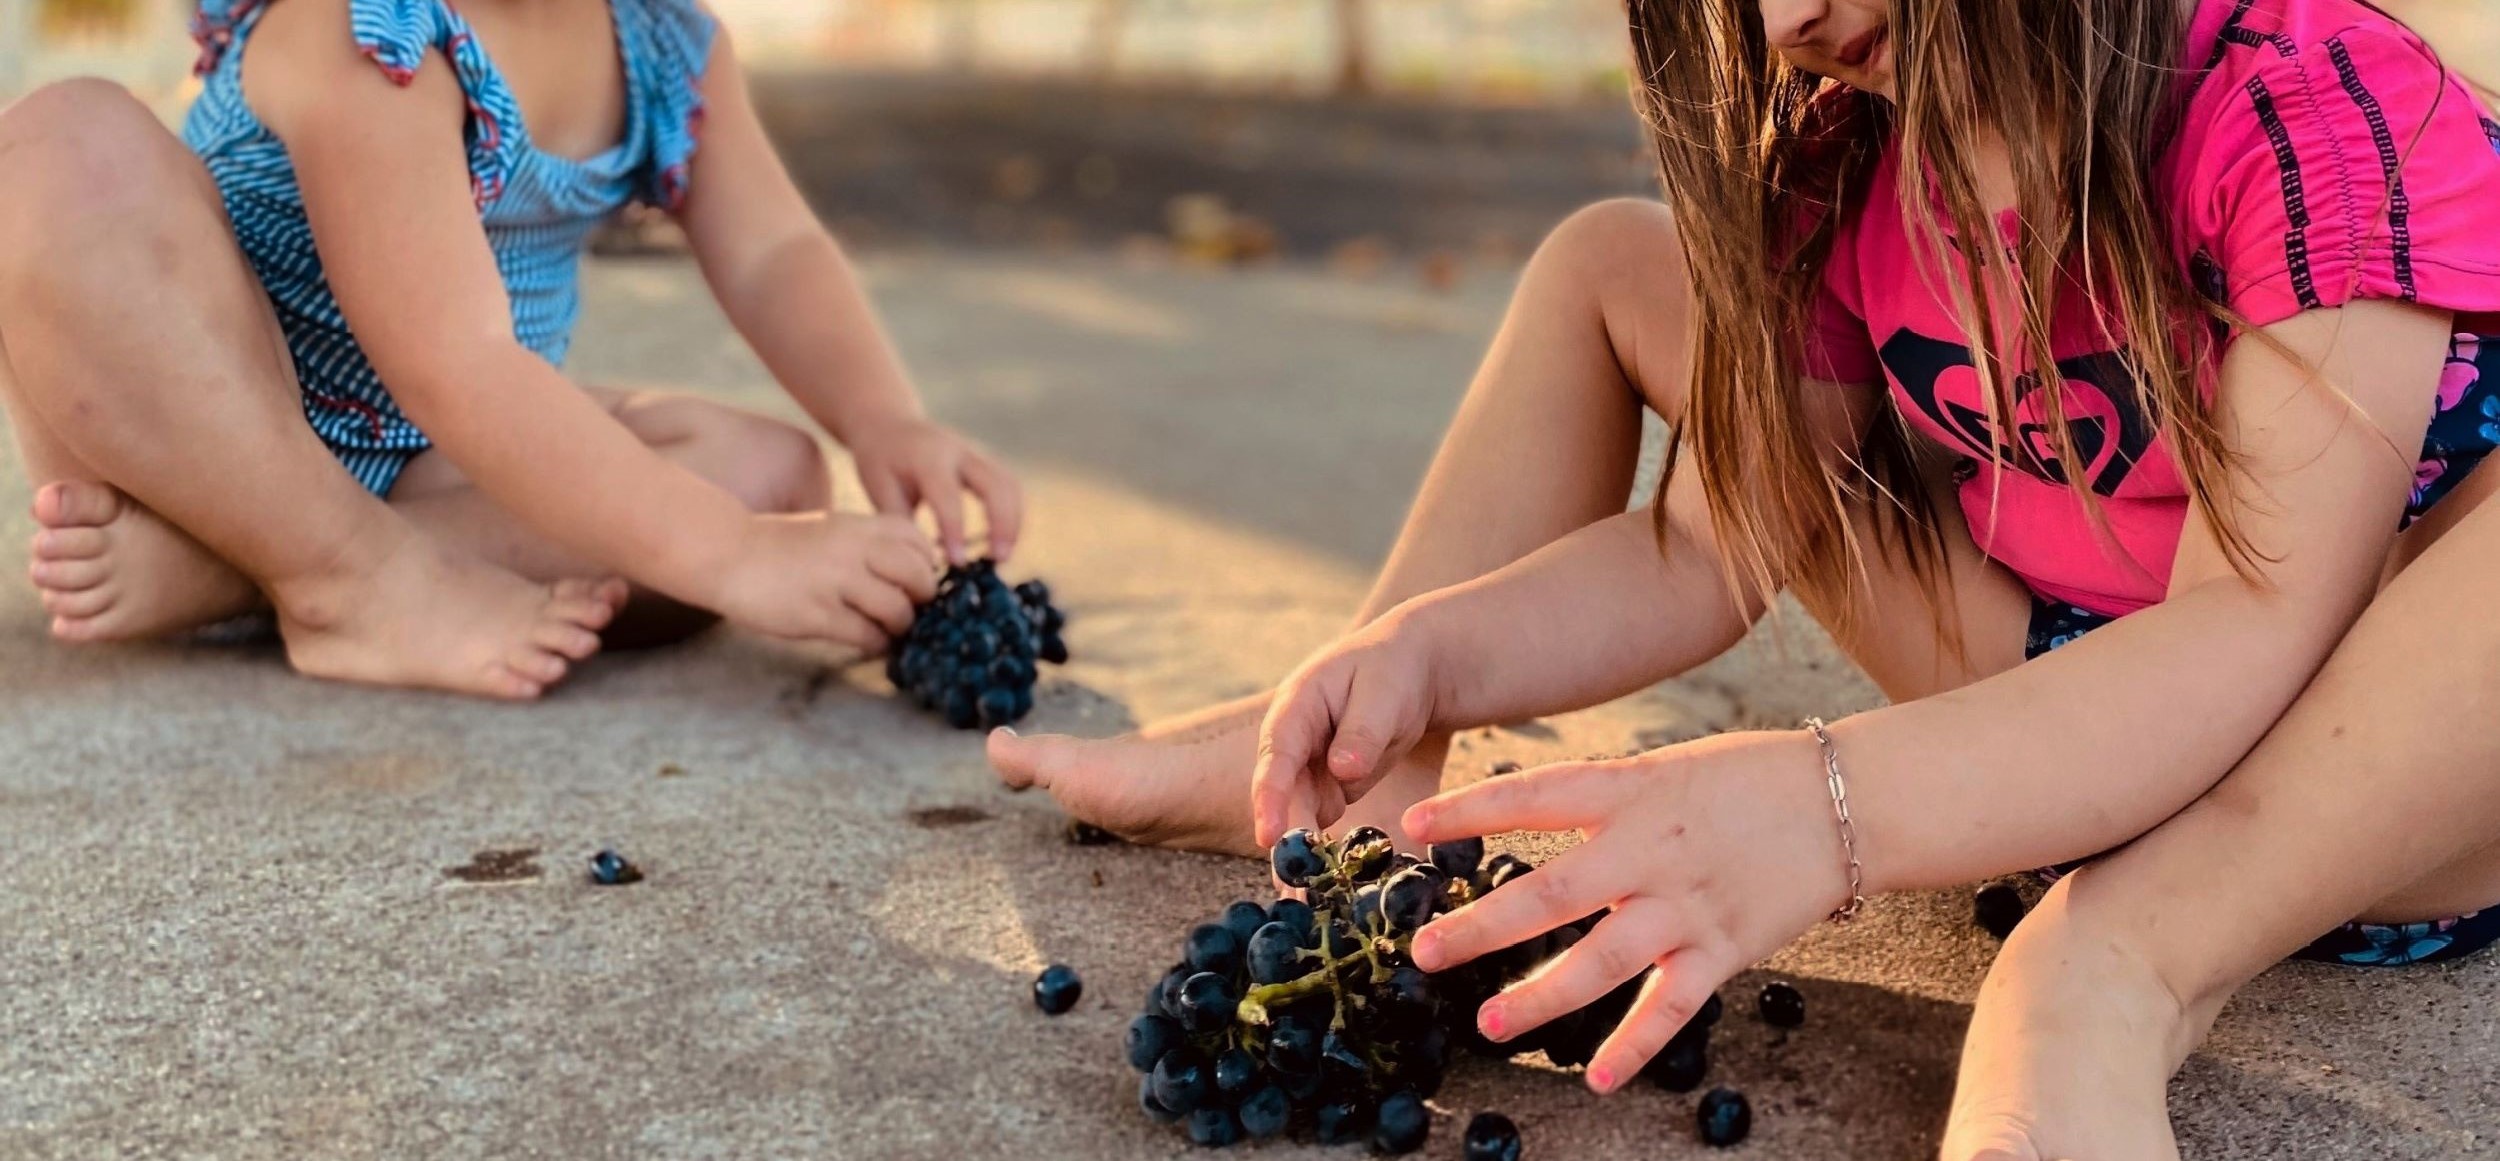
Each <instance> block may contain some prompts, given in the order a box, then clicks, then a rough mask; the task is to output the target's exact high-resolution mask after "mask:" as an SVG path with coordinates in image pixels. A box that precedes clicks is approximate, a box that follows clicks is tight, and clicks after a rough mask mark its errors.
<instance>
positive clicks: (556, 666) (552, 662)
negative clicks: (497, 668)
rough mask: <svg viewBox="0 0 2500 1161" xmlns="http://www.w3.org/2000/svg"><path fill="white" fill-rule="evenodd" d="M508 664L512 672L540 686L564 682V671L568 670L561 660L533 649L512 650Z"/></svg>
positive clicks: (551, 654) (553, 655)
mask: <svg viewBox="0 0 2500 1161" xmlns="http://www.w3.org/2000/svg"><path fill="white" fill-rule="evenodd" d="M509 664H510V665H511V667H512V672H514V673H517V674H519V675H521V676H522V677H523V678H524V679H527V680H529V681H532V682H535V683H537V684H539V685H541V686H548V685H554V684H555V683H557V682H559V681H562V680H564V674H565V671H566V669H568V668H569V666H567V665H566V663H565V660H564V659H563V658H561V657H558V656H556V655H555V654H553V653H549V652H546V651H544V650H541V649H534V648H532V649H518V650H514V651H513V656H512V659H511V661H510V662H509Z"/></svg>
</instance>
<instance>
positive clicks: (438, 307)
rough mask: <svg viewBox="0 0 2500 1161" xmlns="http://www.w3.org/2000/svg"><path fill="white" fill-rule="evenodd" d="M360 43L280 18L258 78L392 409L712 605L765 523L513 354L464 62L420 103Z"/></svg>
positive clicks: (639, 574)
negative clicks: (469, 149) (484, 217)
mask: <svg viewBox="0 0 2500 1161" xmlns="http://www.w3.org/2000/svg"><path fill="white" fill-rule="evenodd" d="M299 8H300V9H301V10H300V11H299V10H298V9H299ZM349 43H351V42H350V41H349V39H348V30H347V18H346V14H345V9H344V8H343V7H340V6H337V5H302V6H287V7H283V8H280V9H274V10H272V11H271V12H270V14H269V16H268V17H266V18H265V19H264V21H263V25H262V29H261V31H260V34H259V36H258V37H257V38H256V39H255V41H254V44H253V49H254V51H253V52H252V55H251V57H250V62H249V64H250V70H251V71H250V73H249V76H248V78H247V80H248V82H249V84H250V89H251V98H252V101H253V105H254V108H255V109H256V110H257V111H258V112H259V113H260V115H261V118H262V120H263V121H264V122H266V123H267V124H268V125H269V127H270V129H271V130H272V131H273V132H275V133H276V134H277V135H278V136H279V138H280V139H282V140H283V141H285V142H286V145H287V151H288V153H289V155H290V156H291V157H293V158H294V160H295V166H296V172H297V176H298V180H299V181H300V182H301V183H302V186H303V191H304V208H305V213H306V215H307V217H309V218H310V220H311V224H312V228H313V234H314V237H315V239H316V240H317V242H318V244H319V246H320V251H321V256H322V263H323V267H324V269H325V271H326V272H327V274H328V276H329V281H330V286H331V290H332V292H333V293H335V294H336V295H337V296H338V300H339V306H340V308H341V309H342V310H343V311H344V312H345V313H346V315H347V319H348V322H349V324H350V325H351V326H352V327H353V328H354V329H355V333H356V339H357V342H358V343H359V345H361V346H362V347H363V348H364V350H365V353H366V356H367V357H368V358H370V359H371V360H372V362H373V366H374V369H375V370H376V371H377V372H379V373H380V374H381V376H382V378H383V380H384V381H385V382H387V383H388V384H389V385H390V389H391V395H392V398H393V399H394V400H396V401H398V403H399V404H400V406H401V407H402V408H403V409H405V410H406V411H407V412H408V415H409V417H410V418H411V419H414V420H415V421H416V422H417V425H418V426H419V427H420V428H422V429H424V430H425V432H426V434H427V435H428V436H429V437H430V438H432V439H433V440H434V442H435V443H436V445H437V446H438V447H439V448H441V450H442V452H443V453H444V454H445V455H446V456H449V457H450V458H451V460H452V462H453V463H455V464H457V465H459V467H460V469H461V471H462V472H464V473H466V474H467V475H468V477H469V478H470V479H472V480H474V481H476V483H477V485H478V486H479V487H480V488H481V489H483V490H485V491H486V492H487V493H488V494H489V495H492V496H494V497H495V499H496V500H497V501H499V502H501V503H503V504H504V505H506V506H507V507H509V508H510V509H511V510H512V511H513V512H514V513H515V514H517V515H518V516H520V517H521V518H522V519H523V520H524V521H526V522H527V523H528V524H529V525H530V527H532V528H534V529H538V530H541V531H543V532H545V533H547V534H548V535H550V536H551V537H553V538H554V539H555V540H557V541H558V542H559V543H562V544H563V545H564V546H565V547H567V548H570V549H572V550H574V551H576V552H579V553H581V554H582V555H584V556H587V557H589V558H590V559H592V560H595V561H599V562H601V563H602V564H605V565H608V566H610V567H615V568H617V569H618V570H619V571H620V572H622V573H624V574H625V575H627V576H629V577H631V578H632V579H634V580H636V581H638V582H640V583H643V584H646V585H649V586H650V587H652V588H655V589H658V590H659V591H661V592H663V593H667V594H668V595H670V596H673V597H676V598H678V599H680V600H685V601H689V602H692V603H696V604H710V603H711V600H712V598H713V597H714V596H715V594H714V593H713V592H712V579H713V578H714V577H716V576H717V575H718V566H719V564H720V562H721V561H723V560H724V559H725V558H727V557H728V556H730V555H731V554H732V553H733V552H734V551H735V545H736V541H737V538H738V536H739V534H740V531H741V529H742V528H743V526H744V525H745V523H746V510H745V509H744V507H742V506H741V505H740V504H739V503H738V502H737V500H736V499H735V498H733V497H731V496H730V495H729V494H728V493H726V492H723V491H721V490H720V489H719V488H716V487H714V486H712V485H711V484H709V483H707V482H705V481H704V480H702V479H701V478H699V477H697V476H695V475H694V474H693V473H692V472H689V471H687V470H686V469H684V468H681V467H678V466H677V465H676V464H674V463H671V462H670V461H668V460H666V459H664V458H662V457H661V456H659V455H658V454H656V453H654V452H653V451H651V450H650V449H649V448H647V447H645V446H644V445H643V444H642V441H640V440H638V439H636V438H634V436H633V434H632V433H630V432H628V431H626V430H625V428H624V426H623V425H621V424H619V423H617V422H616V420H615V419H614V418H613V417H612V416H610V415H609V414H608V413H607V411H606V409H604V408H602V407H601V406H599V404H597V403H596V402H594V401H593V400H592V399H591V398H590V397H589V396H588V395H586V394H584V393H583V392H582V391H581V390H580V389H579V388H577V387H576V386H575V385H574V384H573V383H571V382H570V381H568V380H566V379H565V378H564V376H563V375H562V374H561V373H559V372H558V371H557V370H556V369H555V368H554V367H552V366H549V365H548V363H547V362H546V360H544V359H541V358H539V357H538V356H537V355H535V354H533V353H532V352H530V351H529V350H528V349H526V348H524V347H522V346H521V345H520V344H519V343H518V342H517V341H515V340H514V338H513V335H512V314H511V303H510V300H509V299H508V298H507V297H506V296H505V293H504V288H503V279H502V276H501V275H500V273H498V271H497V269H496V266H495V257H494V254H493V252H492V251H491V250H490V249H489V248H488V246H487V242H486V235H485V232H484V230H483V229H481V228H480V226H479V223H478V214H477V209H476V206H475V204H474V202H473V201H472V200H471V194H470V190H469V167H468V157H467V154H466V152H465V151H464V148H463V145H462V130H463V126H464V117H465V109H466V104H465V99H464V97H463V95H462V94H461V92H460V90H459V87H458V84H457V82H456V81H455V80H454V79H453V77H452V73H451V69H450V67H449V65H448V63H447V62H445V61H443V60H441V59H440V58H439V57H432V58H429V59H428V60H427V62H426V64H425V67H424V68H422V69H420V70H419V71H418V74H417V76H416V79H415V81H414V82H413V83H411V84H410V85H409V86H408V87H407V88H405V89H401V88H399V87H396V86H394V85H393V84H392V83H391V82H390V81H389V80H387V79H385V78H384V77H383V76H382V75H381V73H379V72H378V71H376V70H375V69H374V68H372V67H371V66H370V65H369V64H368V63H367V62H365V61H363V60H361V59H359V58H358V57H357V56H356V54H355V53H354V52H353V51H351V50H350V49H348V48H347V47H345V46H347V45H348V44H349ZM549 432H565V433H567V435H566V438H562V439H551V438H548V436H547V433H549Z"/></svg>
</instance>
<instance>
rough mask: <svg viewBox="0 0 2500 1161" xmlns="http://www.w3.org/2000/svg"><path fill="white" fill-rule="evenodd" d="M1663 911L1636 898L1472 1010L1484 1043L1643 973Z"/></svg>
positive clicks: (1566, 1011) (1584, 1003)
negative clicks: (1567, 949)
mask: <svg viewBox="0 0 2500 1161" xmlns="http://www.w3.org/2000/svg"><path fill="white" fill-rule="evenodd" d="M1510 894H1513V892H1510V891H1496V892H1494V893H1493V894H1492V895H1491V896H1489V897H1487V898H1486V900H1485V901H1486V902H1488V903H1490V902H1493V901H1494V900H1497V899H1501V898H1502V897H1504V896H1506V895H1510ZM1664 908H1665V904H1662V903H1658V902H1656V901H1654V900H1636V901H1634V902H1633V903H1631V904H1628V905H1626V906H1625V907H1624V908H1623V909H1622V910H1620V911H1617V912H1615V913H1614V914H1612V915H1609V916H1607V917H1606V919H1605V921H1604V922H1602V923H1599V924H1598V925H1597V927H1596V929H1595V930H1592V931H1590V932H1589V933H1588V936H1587V937H1586V938H1584V939H1582V940H1580V942H1578V943H1575V944H1573V945H1572V946H1571V950H1569V951H1566V952H1564V953H1562V955H1560V956H1558V957H1556V958H1555V960H1554V961H1553V962H1552V963H1549V964H1547V965H1545V966H1544V967H1543V968H1541V969H1539V970H1538V971H1537V973H1536V974H1534V975H1532V976H1529V977H1528V978H1527V979H1525V980H1522V981H1520V982H1519V983H1517V984H1514V985H1512V986H1511V987H1510V988H1509V989H1507V990H1505V991H1503V992H1502V993H1501V994H1500V995H1497V996H1495V997H1493V998H1492V999H1490V1000H1486V1001H1485V1002H1484V1006H1483V1007H1481V1008H1478V1009H1477V1010H1476V1026H1477V1028H1478V1029H1479V1030H1481V1031H1482V1032H1483V1033H1484V1035H1485V1038H1486V1039H1488V1040H1494V1041H1503V1040H1509V1039H1511V1038H1513V1037H1515V1036H1518V1035H1520V1034H1521V1033H1524V1032H1526V1031H1528V1030H1529V1029H1531V1028H1537V1027H1541V1026H1542V1025H1544V1024H1545V1023H1546V1022H1547V1021H1549V1020H1555V1019H1558V1018H1560V1017H1563V1016H1567V1015H1570V1014H1571V1013H1573V1012H1577V1011H1579V1010H1580V1009H1582V1008H1585V1007H1588V1006H1589V1005H1591V1004H1594V1003H1596V1002H1597V1001H1599V1000H1601V999H1604V998H1605V996H1606V993H1608V992H1611V991H1613V990H1615V988H1617V987H1618V986H1620V985H1621V984H1622V983H1623V981H1625V980H1628V979H1631V978H1632V977H1634V976H1637V975H1639V974H1641V973H1642V972H1644V971H1647V970H1648V969H1649V965H1650V963H1651V962H1652V961H1654V960H1656V959H1657V958H1658V946H1659V939H1660V927H1661V926H1663V917H1662V916H1661V915H1660V914H1659V913H1660V912H1661V911H1663V910H1664ZM1587 913H1588V912H1585V911H1583V912H1581V914H1583V915H1585V914H1587ZM1563 922H1566V923H1567V922H1570V919H1568V918H1566V919H1564V920H1563ZM1539 934H1542V933H1539ZM1520 938H1521V939H1527V938H1530V936H1525V935H1523V936H1521V937H1520ZM1418 966H1421V965H1420V963H1419V964H1418Z"/></svg>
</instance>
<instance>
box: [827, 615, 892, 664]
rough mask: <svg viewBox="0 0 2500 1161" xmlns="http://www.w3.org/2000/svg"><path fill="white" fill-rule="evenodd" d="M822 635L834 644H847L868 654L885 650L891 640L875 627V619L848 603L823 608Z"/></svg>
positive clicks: (883, 631)
mask: <svg viewBox="0 0 2500 1161" xmlns="http://www.w3.org/2000/svg"><path fill="white" fill-rule="evenodd" d="M824 636H825V639H826V640H828V641H831V642H834V643H835V644H839V645H848V646H850V647H851V648H853V649H857V650H859V651H860V652H862V653H870V654H876V653H883V652H885V647H886V645H887V643H888V642H889V641H890V640H891V639H890V638H888V637H887V636H886V632H885V630H883V629H881V628H878V627H877V623H876V622H875V621H871V620H869V619H868V618H867V617H866V616H864V615H862V614H861V613H860V612H859V611H858V610H857V609H853V608H851V607H850V606H849V605H836V606H834V607H833V608H830V609H827V610H825V625H824Z"/></svg>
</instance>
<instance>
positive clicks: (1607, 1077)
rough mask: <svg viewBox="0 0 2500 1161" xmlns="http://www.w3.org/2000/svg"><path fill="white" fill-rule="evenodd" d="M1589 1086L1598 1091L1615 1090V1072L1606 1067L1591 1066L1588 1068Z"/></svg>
mask: <svg viewBox="0 0 2500 1161" xmlns="http://www.w3.org/2000/svg"><path fill="white" fill-rule="evenodd" d="M1589 1087H1591V1088H1594V1089H1596V1090H1597V1091H1599V1092H1613V1091H1615V1074H1614V1073H1613V1072H1611V1071H1609V1070H1607V1069H1603V1068H1592V1069H1590V1070H1589Z"/></svg>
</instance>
